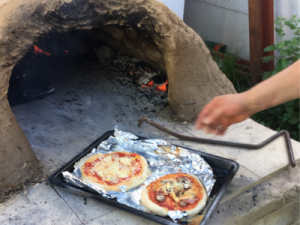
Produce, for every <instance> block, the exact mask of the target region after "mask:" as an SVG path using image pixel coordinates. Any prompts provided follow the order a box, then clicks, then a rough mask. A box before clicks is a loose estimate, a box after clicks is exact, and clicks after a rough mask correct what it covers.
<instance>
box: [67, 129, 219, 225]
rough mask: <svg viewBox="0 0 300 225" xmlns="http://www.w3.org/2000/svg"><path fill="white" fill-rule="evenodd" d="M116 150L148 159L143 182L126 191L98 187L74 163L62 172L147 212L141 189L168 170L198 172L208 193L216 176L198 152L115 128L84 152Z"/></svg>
mask: <svg viewBox="0 0 300 225" xmlns="http://www.w3.org/2000/svg"><path fill="white" fill-rule="evenodd" d="M116 151H126V152H133V153H138V154H140V155H142V156H143V157H144V158H145V159H146V160H147V162H148V164H149V168H150V170H151V175H150V176H148V177H147V179H146V180H145V181H144V182H143V184H142V185H140V186H138V187H136V188H133V189H131V190H129V191H127V192H126V186H121V188H120V189H121V191H120V192H116V191H109V192H106V191H105V190H103V189H101V188H99V187H98V186H97V185H94V184H92V183H86V182H84V181H82V179H81V178H82V176H81V172H80V169H79V167H78V165H77V163H75V165H74V171H73V172H72V173H70V172H68V171H65V172H63V176H64V178H65V180H66V181H67V182H69V183H71V184H73V185H77V186H79V187H84V186H88V187H90V188H92V189H94V190H96V191H97V192H98V193H100V194H101V195H102V196H103V197H106V198H110V199H112V198H117V201H118V202H120V203H122V204H125V205H127V206H130V207H133V208H135V209H138V210H142V211H145V212H149V211H148V210H147V209H146V208H145V207H143V206H141V205H140V200H141V193H142V190H143V189H144V188H145V187H146V186H147V185H148V184H150V183H151V182H152V181H155V180H157V179H158V178H160V177H162V176H164V175H167V174H170V173H178V172H182V173H188V174H193V175H195V176H197V177H198V178H199V179H200V180H201V181H202V183H203V184H204V186H205V188H206V190H207V193H208V195H209V194H210V192H211V190H212V188H213V186H214V183H215V179H214V178H213V170H212V168H211V167H210V166H209V165H208V164H207V163H206V162H205V161H204V159H203V158H201V156H200V155H197V154H194V153H191V152H189V151H188V150H186V149H183V148H179V147H176V146H173V145H171V144H169V143H168V142H166V141H164V140H160V139H146V140H139V139H138V137H137V136H135V135H133V134H131V133H128V132H123V131H120V130H118V129H117V128H116V129H115V132H114V136H110V137H109V138H108V139H107V140H105V141H103V142H101V143H100V144H99V146H98V147H97V149H96V148H94V149H93V150H92V151H91V153H89V154H87V156H92V155H95V154H98V153H102V154H106V153H111V152H116ZM168 216H169V217H170V218H171V219H172V220H173V221H174V222H176V223H177V222H178V220H180V219H182V218H183V217H185V218H186V217H187V214H186V213H185V212H180V211H179V210H178V211H169V213H168Z"/></svg>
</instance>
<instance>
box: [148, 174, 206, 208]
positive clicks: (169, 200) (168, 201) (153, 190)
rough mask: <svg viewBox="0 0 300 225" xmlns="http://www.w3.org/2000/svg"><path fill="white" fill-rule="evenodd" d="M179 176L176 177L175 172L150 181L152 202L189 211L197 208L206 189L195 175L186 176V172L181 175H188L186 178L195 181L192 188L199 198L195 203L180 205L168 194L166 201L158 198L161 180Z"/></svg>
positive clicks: (149, 190) (149, 191) (149, 189)
mask: <svg viewBox="0 0 300 225" xmlns="http://www.w3.org/2000/svg"><path fill="white" fill-rule="evenodd" d="M178 177H179V176H176V177H175V176H174V174H169V175H166V176H164V177H161V178H159V179H158V180H156V181H154V182H152V183H150V185H149V186H148V187H147V190H148V196H149V199H150V200H151V201H152V202H154V203H155V204H157V205H159V206H161V207H165V208H167V209H168V210H180V211H187V210H190V209H193V208H195V204H197V203H198V202H199V201H200V200H201V199H202V198H203V194H204V193H203V191H204V190H203V189H202V187H201V186H200V184H199V183H198V181H196V180H195V178H194V177H190V176H186V175H185V174H183V176H181V177H186V178H188V179H190V180H191V181H192V183H193V187H192V190H194V192H193V193H194V194H195V195H196V198H197V200H196V202H195V203H194V204H187V206H185V207H181V206H180V205H179V203H178V204H176V202H175V201H174V200H173V198H172V197H171V196H168V195H167V196H165V201H163V202H160V201H157V200H156V196H157V193H156V190H157V188H158V187H159V186H160V182H161V180H163V179H172V178H175V179H176V178H178ZM199 190H201V191H199Z"/></svg>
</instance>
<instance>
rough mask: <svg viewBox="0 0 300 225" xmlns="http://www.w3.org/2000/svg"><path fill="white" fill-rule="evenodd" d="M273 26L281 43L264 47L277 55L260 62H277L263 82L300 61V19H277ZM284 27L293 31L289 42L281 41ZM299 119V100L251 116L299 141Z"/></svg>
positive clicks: (295, 17)
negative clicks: (288, 133)
mask: <svg viewBox="0 0 300 225" xmlns="http://www.w3.org/2000/svg"><path fill="white" fill-rule="evenodd" d="M275 24H276V25H277V28H275V31H276V33H277V35H278V36H279V37H280V38H281V41H280V42H279V43H277V44H275V45H270V46H268V47H266V48H265V49H264V51H265V52H269V51H276V52H278V55H277V56H275V55H273V56H266V57H263V58H262V60H263V62H269V61H270V60H272V59H274V58H275V59H276V60H277V63H276V69H274V70H272V71H269V72H266V73H265V74H264V75H263V79H264V80H265V79H268V78H269V77H271V76H273V75H275V74H277V73H278V72H280V71H282V70H283V69H285V68H287V67H288V66H289V65H291V64H292V63H294V62H296V61H297V60H298V59H300V26H299V25H300V18H299V17H297V15H294V16H293V17H292V18H291V19H289V20H287V19H285V18H282V17H278V18H276V20H275ZM284 27H289V29H291V30H292V31H293V34H294V37H293V38H292V39H291V40H283V37H284V36H285V33H284ZM299 117H300V115H299V99H296V100H292V101H289V102H286V103H284V104H281V105H279V106H276V107H273V108H270V109H267V110H264V111H262V112H259V113H257V114H255V115H253V117H252V119H254V120H256V121H257V122H259V123H261V124H263V125H265V126H268V127H270V128H272V129H275V130H281V129H286V130H288V131H289V132H290V134H291V137H292V138H294V139H296V140H298V141H299V130H300V122H299Z"/></svg>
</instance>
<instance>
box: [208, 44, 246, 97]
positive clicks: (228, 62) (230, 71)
mask: <svg viewBox="0 0 300 225" xmlns="http://www.w3.org/2000/svg"><path fill="white" fill-rule="evenodd" d="M239 52H240V51H239V50H236V51H235V53H234V54H225V55H224V57H223V58H221V57H219V58H214V60H215V61H216V63H217V64H218V66H219V68H220V70H221V71H222V72H223V73H224V74H225V75H226V76H227V77H228V79H229V80H230V81H231V82H232V84H233V86H234V88H235V90H236V91H237V92H243V91H246V90H248V89H249V88H250V79H249V77H248V76H245V75H242V74H241V73H240V71H239V70H238V68H237V67H238V66H237V58H238V54H239Z"/></svg>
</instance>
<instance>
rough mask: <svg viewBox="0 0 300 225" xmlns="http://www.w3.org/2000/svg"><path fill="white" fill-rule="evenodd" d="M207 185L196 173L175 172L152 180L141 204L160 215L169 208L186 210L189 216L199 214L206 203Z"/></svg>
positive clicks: (165, 212) (145, 190)
mask: <svg viewBox="0 0 300 225" xmlns="http://www.w3.org/2000/svg"><path fill="white" fill-rule="evenodd" d="M206 201H207V192H206V189H205V187H204V186H203V185H202V183H201V182H200V181H199V179H198V178H197V177H196V176H194V175H189V174H186V173H174V174H168V175H165V176H163V177H161V178H159V179H157V180H156V181H153V182H151V183H150V184H149V185H148V186H147V187H146V188H145V189H144V190H143V191H142V195H141V205H142V206H144V207H146V208H147V209H148V210H150V211H151V212H154V213H156V214H158V215H160V216H167V215H168V212H169V210H180V211H185V212H187V214H188V215H189V216H194V215H196V214H198V213H199V212H200V211H201V210H202V209H203V208H204V207H205V205H206Z"/></svg>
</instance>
